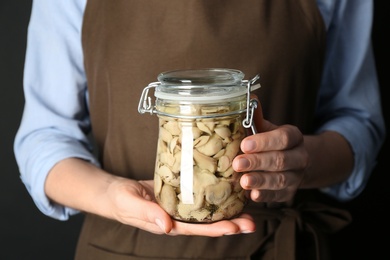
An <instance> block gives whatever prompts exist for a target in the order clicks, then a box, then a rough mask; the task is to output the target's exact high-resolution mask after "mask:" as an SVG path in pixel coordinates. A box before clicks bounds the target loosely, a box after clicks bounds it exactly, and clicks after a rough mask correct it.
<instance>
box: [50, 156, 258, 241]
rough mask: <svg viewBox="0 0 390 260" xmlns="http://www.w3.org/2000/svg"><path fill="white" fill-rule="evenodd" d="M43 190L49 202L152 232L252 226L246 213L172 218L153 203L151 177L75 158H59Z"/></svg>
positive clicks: (230, 230) (213, 231) (234, 230)
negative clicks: (196, 220)
mask: <svg viewBox="0 0 390 260" xmlns="http://www.w3.org/2000/svg"><path fill="white" fill-rule="evenodd" d="M45 192H46V194H47V196H48V197H49V198H50V199H51V201H52V203H58V204H61V205H66V206H68V207H71V208H74V209H78V210H80V211H85V212H90V213H93V214H96V215H99V216H102V217H105V218H109V219H113V220H117V221H119V222H121V223H123V224H126V225H131V226H134V227H137V228H140V229H143V230H146V231H148V232H151V233H155V234H168V235H173V236H174V235H198V236H210V237H218V236H223V235H232V234H240V233H251V232H254V230H255V224H254V222H253V219H252V218H251V217H250V216H249V215H247V214H243V215H241V216H239V217H237V218H235V219H232V220H223V221H219V222H215V223H212V224H191V223H184V222H179V221H175V220H173V219H172V218H171V217H170V216H169V215H168V214H167V213H166V212H165V211H164V210H163V209H162V208H161V207H160V206H159V205H158V204H157V203H156V201H155V199H154V192H153V181H152V180H147V181H135V180H131V179H127V178H123V177H119V176H114V175H112V174H109V173H107V172H106V171H104V170H102V169H100V168H98V167H96V166H94V165H92V164H90V163H89V162H86V161H84V160H81V159H77V158H69V159H65V160H62V161H61V162H59V163H58V164H56V165H55V166H54V167H53V169H52V170H51V171H50V173H49V175H48V176H47V179H46V183H45Z"/></svg>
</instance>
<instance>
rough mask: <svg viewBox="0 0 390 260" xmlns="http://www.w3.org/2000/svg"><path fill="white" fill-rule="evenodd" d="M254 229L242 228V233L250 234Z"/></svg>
mask: <svg viewBox="0 0 390 260" xmlns="http://www.w3.org/2000/svg"><path fill="white" fill-rule="evenodd" d="M254 232H255V231H254V230H243V231H242V233H243V234H250V233H254Z"/></svg>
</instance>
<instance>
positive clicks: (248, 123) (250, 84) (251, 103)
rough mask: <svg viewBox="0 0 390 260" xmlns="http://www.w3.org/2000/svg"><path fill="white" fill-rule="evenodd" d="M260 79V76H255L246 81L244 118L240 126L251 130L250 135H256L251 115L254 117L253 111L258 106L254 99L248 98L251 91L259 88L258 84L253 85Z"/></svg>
mask: <svg viewBox="0 0 390 260" xmlns="http://www.w3.org/2000/svg"><path fill="white" fill-rule="evenodd" d="M259 79H260V75H259V74H257V75H256V76H255V77H253V78H252V79H251V80H248V81H247V98H246V100H247V102H246V107H247V109H246V118H245V119H244V120H243V121H242V125H243V126H244V127H245V128H249V127H250V128H251V130H252V134H256V133H257V129H256V126H255V123H254V121H253V115H254V111H255V109H256V108H257V106H258V102H257V100H256V99H251V98H250V95H251V91H252V90H255V89H258V88H260V87H261V85H260V84H256V85H255V83H256V82H257V81H258V80H259Z"/></svg>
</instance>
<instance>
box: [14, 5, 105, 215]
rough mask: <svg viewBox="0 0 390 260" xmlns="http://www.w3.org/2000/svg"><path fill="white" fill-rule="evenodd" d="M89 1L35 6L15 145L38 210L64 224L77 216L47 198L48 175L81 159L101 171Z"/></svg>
mask: <svg viewBox="0 0 390 260" xmlns="http://www.w3.org/2000/svg"><path fill="white" fill-rule="evenodd" d="M85 4H86V1H85V0H84V1H81V0H77V1H76V0H75V1H73V0H67V1H46V0H35V1H33V2H32V10H31V17H30V23H29V27H28V35H27V36H28V37H27V49H26V59H25V70H24V83H23V85H24V93H25V106H24V111H23V115H22V120H21V124H20V127H19V129H18V131H17V133H16V137H15V141H14V152H15V157H16V161H17V164H18V166H19V171H20V175H21V176H20V177H21V180H22V182H23V183H24V185H25V186H26V188H27V190H28V192H29V194H30V195H31V197H32V199H33V201H34V202H35V204H36V206H37V207H38V208H39V210H40V211H41V212H42V213H44V214H45V215H48V216H51V217H53V218H55V219H59V220H66V219H68V218H69V216H71V215H73V214H76V213H78V211H77V210H75V209H71V208H67V207H63V206H61V205H58V204H55V203H53V202H51V201H50V200H49V199H48V198H47V196H46V195H45V192H44V183H45V179H46V176H47V174H48V172H49V171H50V169H51V168H52V167H53V166H54V165H55V164H56V163H58V162H59V161H60V160H63V159H65V158H70V157H78V158H82V159H85V160H88V161H90V162H92V163H94V164H96V165H98V162H97V160H96V159H95V157H94V156H93V147H92V145H91V143H90V142H89V140H90V139H89V138H88V136H89V132H90V121H89V115H88V104H87V103H88V95H87V86H86V78H85V75H84V70H83V54H82V49H81V43H80V42H81V38H80V37H81V24H82V17H83V10H84V7H85Z"/></svg>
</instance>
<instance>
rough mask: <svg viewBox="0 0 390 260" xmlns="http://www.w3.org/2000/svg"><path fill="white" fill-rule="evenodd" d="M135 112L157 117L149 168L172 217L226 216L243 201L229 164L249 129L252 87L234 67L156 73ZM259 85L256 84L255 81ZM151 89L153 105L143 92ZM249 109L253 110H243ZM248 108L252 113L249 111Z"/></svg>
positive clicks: (187, 219) (214, 218) (237, 177)
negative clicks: (152, 163) (153, 156)
mask: <svg viewBox="0 0 390 260" xmlns="http://www.w3.org/2000/svg"><path fill="white" fill-rule="evenodd" d="M157 79H158V82H154V83H151V84H149V86H148V87H146V88H145V89H144V91H143V93H142V96H141V99H140V103H139V108H138V111H139V112H140V113H145V112H150V113H151V114H156V115H157V116H158V118H159V136H158V143H157V155H156V162H155V172H154V192H155V198H156V201H157V202H158V203H159V205H160V206H161V207H162V208H163V209H164V210H165V211H166V212H167V213H168V214H170V215H171V216H172V217H173V218H174V219H176V220H180V221H185V222H198V223H207V222H215V221H219V220H222V219H231V218H233V217H235V216H237V215H238V214H239V213H241V212H242V210H243V208H244V206H245V204H246V196H245V191H244V190H243V189H242V187H241V185H240V177H241V175H242V174H241V173H238V172H235V171H234V170H233V168H232V162H233V159H234V157H235V156H236V155H238V154H239V153H241V150H240V143H241V141H242V139H243V138H244V137H245V136H247V130H246V128H249V127H252V131H255V129H254V127H253V124H252V116H251V115H252V114H253V108H255V107H256V104H254V102H255V101H253V100H249V94H250V91H251V90H252V89H253V88H254V87H255V86H253V83H254V82H255V81H256V80H257V79H258V76H256V77H255V78H254V79H253V80H251V81H246V80H244V74H243V73H242V72H241V71H239V70H233V69H200V70H177V71H169V72H164V73H161V74H159V75H158V77H157ZM256 86H259V85H256ZM151 88H155V91H154V96H155V105H154V106H152V104H151V101H150V100H151V99H150V97H149V96H148V91H149V89H151ZM247 107H252V110H249V109H247ZM250 111H252V113H250Z"/></svg>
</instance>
